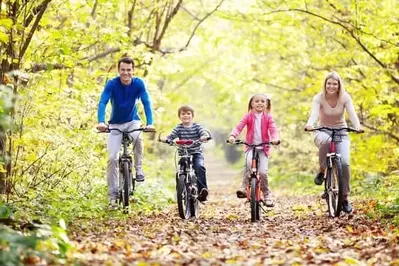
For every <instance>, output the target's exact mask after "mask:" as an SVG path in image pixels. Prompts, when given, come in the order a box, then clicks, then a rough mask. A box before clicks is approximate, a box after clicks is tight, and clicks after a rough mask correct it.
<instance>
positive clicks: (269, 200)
mask: <svg viewBox="0 0 399 266" xmlns="http://www.w3.org/2000/svg"><path fill="white" fill-rule="evenodd" d="M265 205H266V207H274V201H273V199H272V197H271V196H270V195H268V196H266V197H265Z"/></svg>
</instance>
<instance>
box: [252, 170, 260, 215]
mask: <svg viewBox="0 0 399 266" xmlns="http://www.w3.org/2000/svg"><path fill="white" fill-rule="evenodd" d="M250 205H251V222H256V214H257V209H258V210H259V208H258V206H257V201H256V178H254V177H251V191H250Z"/></svg>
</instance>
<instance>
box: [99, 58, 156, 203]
mask: <svg viewBox="0 0 399 266" xmlns="http://www.w3.org/2000/svg"><path fill="white" fill-rule="evenodd" d="M133 71H134V61H133V59H131V58H129V57H123V58H121V59H120V60H119V61H118V72H119V76H118V77H116V78H114V79H112V80H110V81H109V82H107V84H106V85H105V88H104V91H103V92H102V94H101V98H100V102H99V104H98V113H97V116H98V124H97V129H98V130H99V131H102V132H103V131H105V130H106V128H107V125H106V124H105V109H106V106H107V104H108V101H111V106H112V109H111V119H110V120H109V127H110V128H118V129H120V130H122V131H124V130H129V131H130V130H133V129H137V128H139V127H140V126H141V121H140V117H139V115H138V112H137V104H136V102H137V101H138V100H139V99H140V100H141V102H142V103H143V105H144V112H145V116H146V122H147V128H154V127H153V121H152V106H151V99H150V96H149V94H148V91H147V89H146V86H145V84H144V81H143V80H142V79H140V78H138V77H133ZM131 136H132V137H133V140H134V141H133V143H134V147H133V149H134V164H135V165H134V167H135V169H136V181H137V182H143V181H144V179H145V176H144V172H143V169H142V160H143V140H142V138H141V134H140V131H137V132H133V133H132V134H131ZM121 142H122V134H121V133H120V132H118V131H111V132H110V134H109V137H108V143H107V150H108V167H107V184H108V196H109V199H110V207H111V208H115V207H116V200H117V197H118V169H117V166H118V156H119V150H120V147H121Z"/></svg>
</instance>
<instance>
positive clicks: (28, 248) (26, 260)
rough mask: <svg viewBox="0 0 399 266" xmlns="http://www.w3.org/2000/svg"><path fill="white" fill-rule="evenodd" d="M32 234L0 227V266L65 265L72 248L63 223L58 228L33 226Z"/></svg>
mask: <svg viewBox="0 0 399 266" xmlns="http://www.w3.org/2000/svg"><path fill="white" fill-rule="evenodd" d="M34 226H35V228H36V229H35V231H34V232H26V233H22V232H18V231H14V230H11V229H10V228H8V227H5V226H0V246H1V249H0V264H1V265H6V266H7V265H26V264H37V263H39V262H40V263H41V262H43V261H48V262H52V263H57V264H58V263H65V259H68V256H69V254H70V252H71V251H72V246H71V244H70V242H69V239H68V237H67V234H66V227H65V223H64V222H63V221H62V220H61V221H60V225H59V226H55V225H54V226H52V227H50V226H47V225H40V224H35V225H34Z"/></svg>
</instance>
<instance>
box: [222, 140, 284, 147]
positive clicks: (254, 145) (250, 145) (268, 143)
mask: <svg viewBox="0 0 399 266" xmlns="http://www.w3.org/2000/svg"><path fill="white" fill-rule="evenodd" d="M226 143H229V144H232V145H240V144H243V145H247V146H248V147H259V146H262V145H280V143H281V141H280V140H279V141H278V143H276V144H274V143H273V142H271V141H266V142H262V143H259V144H250V143H247V142H245V141H243V140H240V139H236V140H234V143H230V141H229V140H226Z"/></svg>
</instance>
